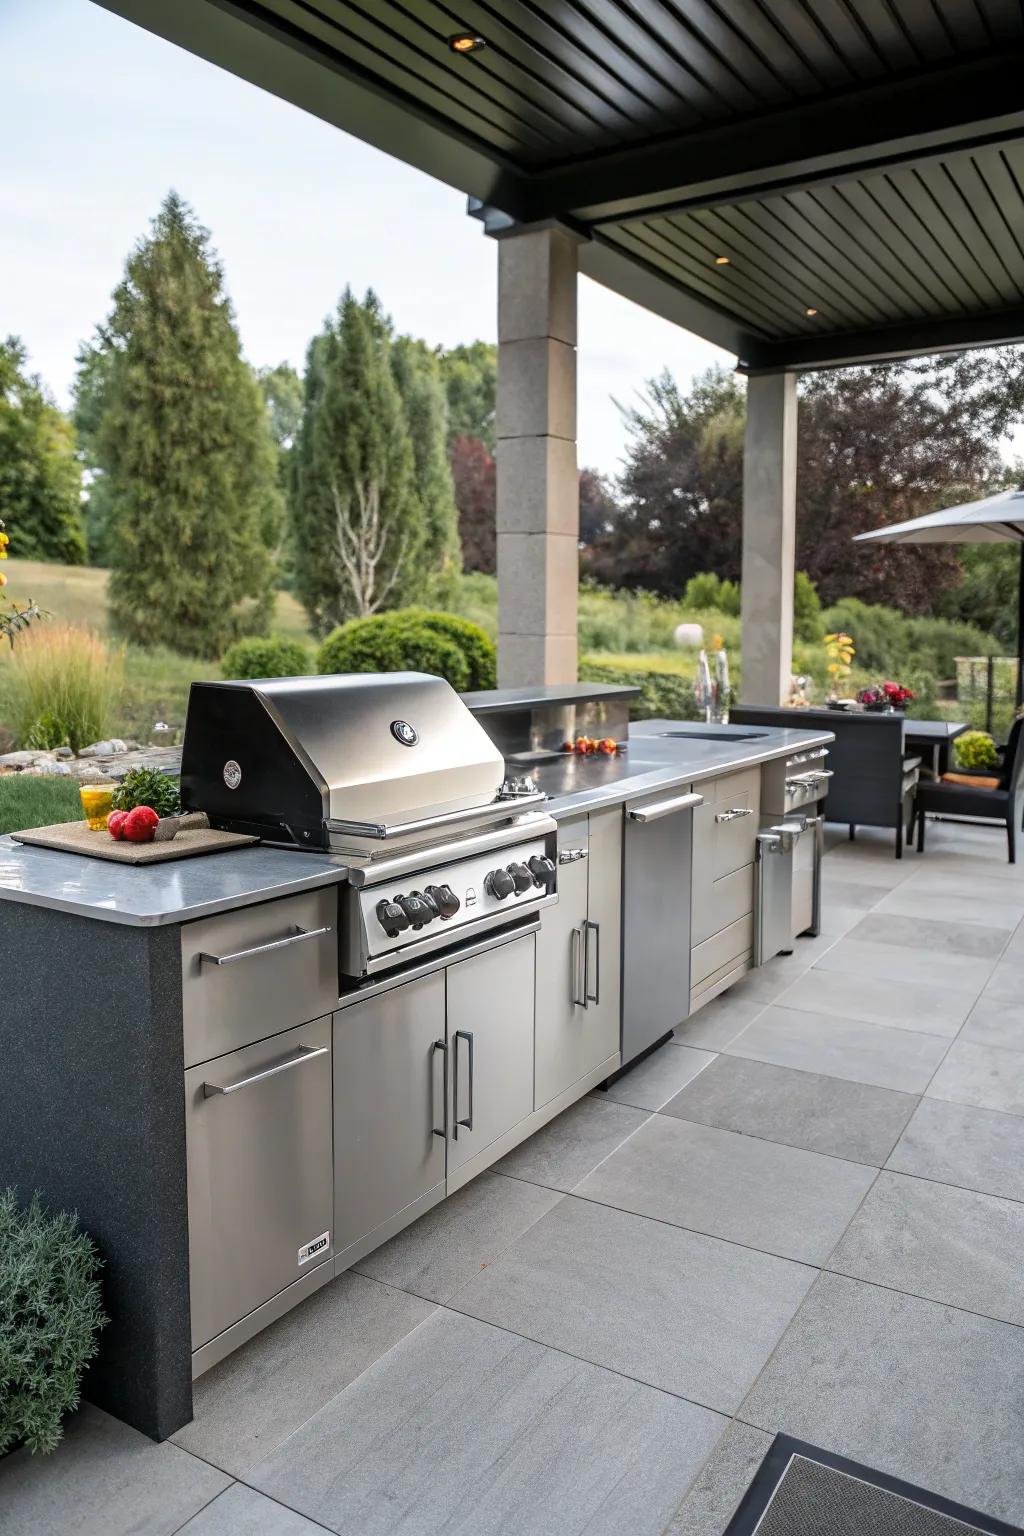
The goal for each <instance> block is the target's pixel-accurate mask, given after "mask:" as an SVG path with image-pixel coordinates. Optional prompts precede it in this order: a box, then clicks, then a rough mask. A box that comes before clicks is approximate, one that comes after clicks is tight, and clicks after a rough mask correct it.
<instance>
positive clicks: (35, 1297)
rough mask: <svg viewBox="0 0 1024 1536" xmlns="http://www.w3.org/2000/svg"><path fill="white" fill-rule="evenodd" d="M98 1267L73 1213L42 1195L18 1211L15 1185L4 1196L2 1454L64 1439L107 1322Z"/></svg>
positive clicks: (0, 1251)
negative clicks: (51, 1206)
mask: <svg viewBox="0 0 1024 1536" xmlns="http://www.w3.org/2000/svg"><path fill="white" fill-rule="evenodd" d="M99 1267H100V1260H99V1257H98V1255H97V1253H96V1249H95V1247H94V1246H93V1243H92V1240H91V1239H90V1238H88V1237H86V1235H85V1233H84V1232H80V1231H79V1229H78V1221H77V1218H76V1217H75V1216H74V1215H73V1214H70V1215H69V1213H68V1212H67V1211H60V1212H59V1213H58V1214H57V1215H51V1214H50V1213H48V1212H47V1211H46V1210H45V1209H44V1207H43V1204H42V1202H41V1200H40V1198H39V1195H38V1194H35V1195H33V1197H32V1201H31V1204H30V1205H29V1206H28V1207H27V1209H25V1210H21V1209H20V1208H19V1206H18V1203H17V1200H16V1199H15V1193H14V1190H13V1189H7V1190H5V1191H3V1192H2V1193H0V1456H2V1455H3V1454H4V1452H5V1451H9V1450H11V1449H12V1448H13V1447H14V1446H16V1445H20V1444H21V1443H22V1442H24V1443H25V1445H27V1446H28V1448H29V1450H30V1451H31V1452H32V1453H33V1454H36V1453H37V1452H39V1451H52V1450H53V1449H54V1448H55V1447H56V1445H57V1444H58V1442H59V1441H60V1438H61V1435H62V1434H63V1428H62V1423H61V1421H62V1419H63V1417H64V1415H65V1413H68V1412H69V1411H70V1410H71V1409H72V1408H77V1406H78V1401H79V1395H80V1386H81V1381H82V1370H83V1368H84V1367H85V1365H86V1363H87V1361H89V1360H91V1359H92V1357H93V1355H95V1353H96V1335H97V1334H98V1333H99V1331H100V1329H101V1328H102V1327H103V1325H104V1324H105V1323H106V1321H107V1319H106V1317H105V1316H104V1314H103V1309H102V1307H101V1306H100V1288H99V1284H98V1282H97V1279H96V1274H97V1271H98V1270H99Z"/></svg>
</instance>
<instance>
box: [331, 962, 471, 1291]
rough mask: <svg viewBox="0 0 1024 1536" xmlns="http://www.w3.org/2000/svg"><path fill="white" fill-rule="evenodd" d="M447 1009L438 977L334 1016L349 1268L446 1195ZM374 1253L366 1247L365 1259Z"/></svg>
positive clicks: (339, 1240)
mask: <svg viewBox="0 0 1024 1536" xmlns="http://www.w3.org/2000/svg"><path fill="white" fill-rule="evenodd" d="M444 1007H445V982H444V973H443V972H438V973H437V974H436V975H433V976H425V977H423V978H422V979H421V980H420V981H411V982H409V983H408V984H407V985H406V986H404V987H395V988H394V990H393V991H390V992H384V993H382V994H381V995H380V996H378V997H374V998H369V999H367V1001H366V1002H362V1003H354V1004H353V1005H352V1006H351V1007H350V1008H342V1009H340V1010H339V1011H338V1012H337V1013H336V1014H335V1015H334V1052H335V1060H334V1167H335V1179H334V1185H335V1220H334V1226H335V1247H336V1249H337V1252H338V1258H339V1261H341V1260H343V1259H344V1256H345V1250H346V1249H348V1248H350V1247H351V1246H352V1245H353V1244H354V1243H357V1242H359V1241H360V1239H362V1238H365V1237H367V1235H368V1234H369V1233H372V1232H374V1231H376V1230H377V1229H378V1228H384V1227H385V1225H386V1224H387V1223H393V1221H394V1218H396V1217H398V1216H399V1215H400V1213H401V1212H402V1211H404V1210H406V1208H407V1207H409V1206H415V1205H416V1203H417V1202H420V1201H422V1200H423V1199H424V1197H425V1196H428V1195H430V1194H431V1193H432V1192H433V1193H436V1192H437V1190H438V1188H439V1187H440V1188H442V1189H443V1185H444V1172H445V1144H444V1135H443V1131H444V1124H445V1120H444V1052H443V1050H441V1049H439V1048H438V1047H439V1045H441V1046H443V1044H444V1039H445V1022H444ZM435 1128H436V1129H437V1130H440V1131H441V1132H442V1135H440V1136H435V1135H434V1131H435ZM413 1214H415V1212H411V1213H410V1219H411V1216H412V1215H413ZM401 1224H402V1223H401V1222H398V1223H397V1225H401ZM394 1230H397V1226H396V1225H394V1224H393V1225H392V1227H391V1230H390V1231H382V1233H381V1239H380V1240H381V1241H383V1240H384V1238H385V1237H386V1236H390V1235H391V1231H394ZM371 1246H373V1244H372V1243H364V1244H363V1245H362V1251H363V1252H367V1251H368V1249H369V1247H371Z"/></svg>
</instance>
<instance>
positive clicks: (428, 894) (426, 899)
mask: <svg viewBox="0 0 1024 1536" xmlns="http://www.w3.org/2000/svg"><path fill="white" fill-rule="evenodd" d="M409 895H410V896H415V898H416V900H417V901H422V903H423V905H424V906H425V907H426V909H427V911H428V912H429V913H430V916H429V917H426V918H424V922H427V923H432V922H433V921H434V918H435V917H440V916H441V908H440V907H439V906H438V904H437V902H436V901H435V900H434V895H433V891H432V890H431V888H430V887H429V886H428V887H427V889H426V890H425V891H410V892H409Z"/></svg>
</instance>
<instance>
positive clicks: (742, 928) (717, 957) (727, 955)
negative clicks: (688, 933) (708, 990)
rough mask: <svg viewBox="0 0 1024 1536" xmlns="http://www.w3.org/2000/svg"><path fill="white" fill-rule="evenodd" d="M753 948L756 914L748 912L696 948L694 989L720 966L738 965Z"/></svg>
mask: <svg viewBox="0 0 1024 1536" xmlns="http://www.w3.org/2000/svg"><path fill="white" fill-rule="evenodd" d="M753 946H754V914H753V913H752V912H748V913H747V914H746V915H745V916H744V917H741V918H740V919H739V920H738V921H737V922H735V923H730V925H729V927H728V928H723V929H722V931H721V933H716V934H715V936H714V938H712V939H706V940H705V941H704V943H703V944H697V945H696V946H695V947H694V950H693V955H692V972H691V974H692V983H691V984H692V986H693V988H694V989H695V990H696V989H699V987H700V983H701V982H702V981H703V980H704V979H705V978H706V977H708V976H710V975H711V972H712V971H717V970H718V969H719V967H720V966H723V965H727V964H728V963H729V962H730V961H733V960H735V961H736V962H737V963H738V962H739V961H740V960H741V959H743V958H744V957H745V956H746V955H749V954H750V952H751V950H752V949H753Z"/></svg>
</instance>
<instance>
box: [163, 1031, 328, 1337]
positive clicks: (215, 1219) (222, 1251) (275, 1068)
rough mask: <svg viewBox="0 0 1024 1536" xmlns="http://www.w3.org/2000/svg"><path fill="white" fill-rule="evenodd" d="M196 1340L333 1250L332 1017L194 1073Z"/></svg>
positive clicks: (189, 1122)
mask: <svg viewBox="0 0 1024 1536" xmlns="http://www.w3.org/2000/svg"><path fill="white" fill-rule="evenodd" d="M185 1138H186V1148H187V1161H188V1234H189V1260H190V1287H191V1300H192V1348H193V1350H196V1349H199V1348H200V1347H201V1346H202V1345H204V1344H206V1343H208V1342H209V1340H210V1339H212V1338H215V1337H216V1336H217V1335H218V1334H220V1333H223V1331H224V1329H225V1328H229V1327H230V1326H231V1325H232V1324H233V1323H236V1322H238V1321H239V1320H240V1319H241V1318H243V1317H246V1316H248V1314H249V1313H250V1312H253V1311H255V1310H256V1308H257V1307H260V1306H262V1305H263V1304H264V1302H267V1301H269V1300H271V1298H272V1297H274V1296H276V1295H277V1294H278V1293H279V1292H280V1291H283V1290H284V1289H285V1287H286V1286H289V1285H291V1284H292V1283H293V1282H294V1281H296V1280H298V1279H299V1278H300V1277H302V1276H303V1275H305V1274H308V1273H309V1271H310V1270H311V1269H313V1268H314V1267H315V1266H317V1265H319V1264H323V1263H325V1262H326V1261H327V1260H328V1259H329V1258H331V1257H332V1255H333V1247H332V1244H331V1222H332V1219H333V1214H334V1213H333V1209H332V1205H333V1167H332V1159H331V1145H332V1133H331V1021H330V1019H329V1018H323V1019H316V1020H314V1021H313V1022H312V1023H309V1024H304V1025H302V1026H301V1027H300V1028H299V1029H292V1030H288V1031H287V1032H286V1033H285V1034H282V1035H275V1036H274V1037H273V1038H272V1039H270V1040H263V1041H261V1042H260V1044H259V1045H251V1046H247V1047H246V1048H245V1049H244V1050H241V1051H232V1052H231V1053H230V1054H229V1055H227V1056H221V1057H218V1058H217V1059H216V1060H214V1061H208V1062H205V1063H204V1064H203V1066H201V1067H192V1068H191V1069H190V1070H189V1071H188V1072H186V1073H185Z"/></svg>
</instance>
